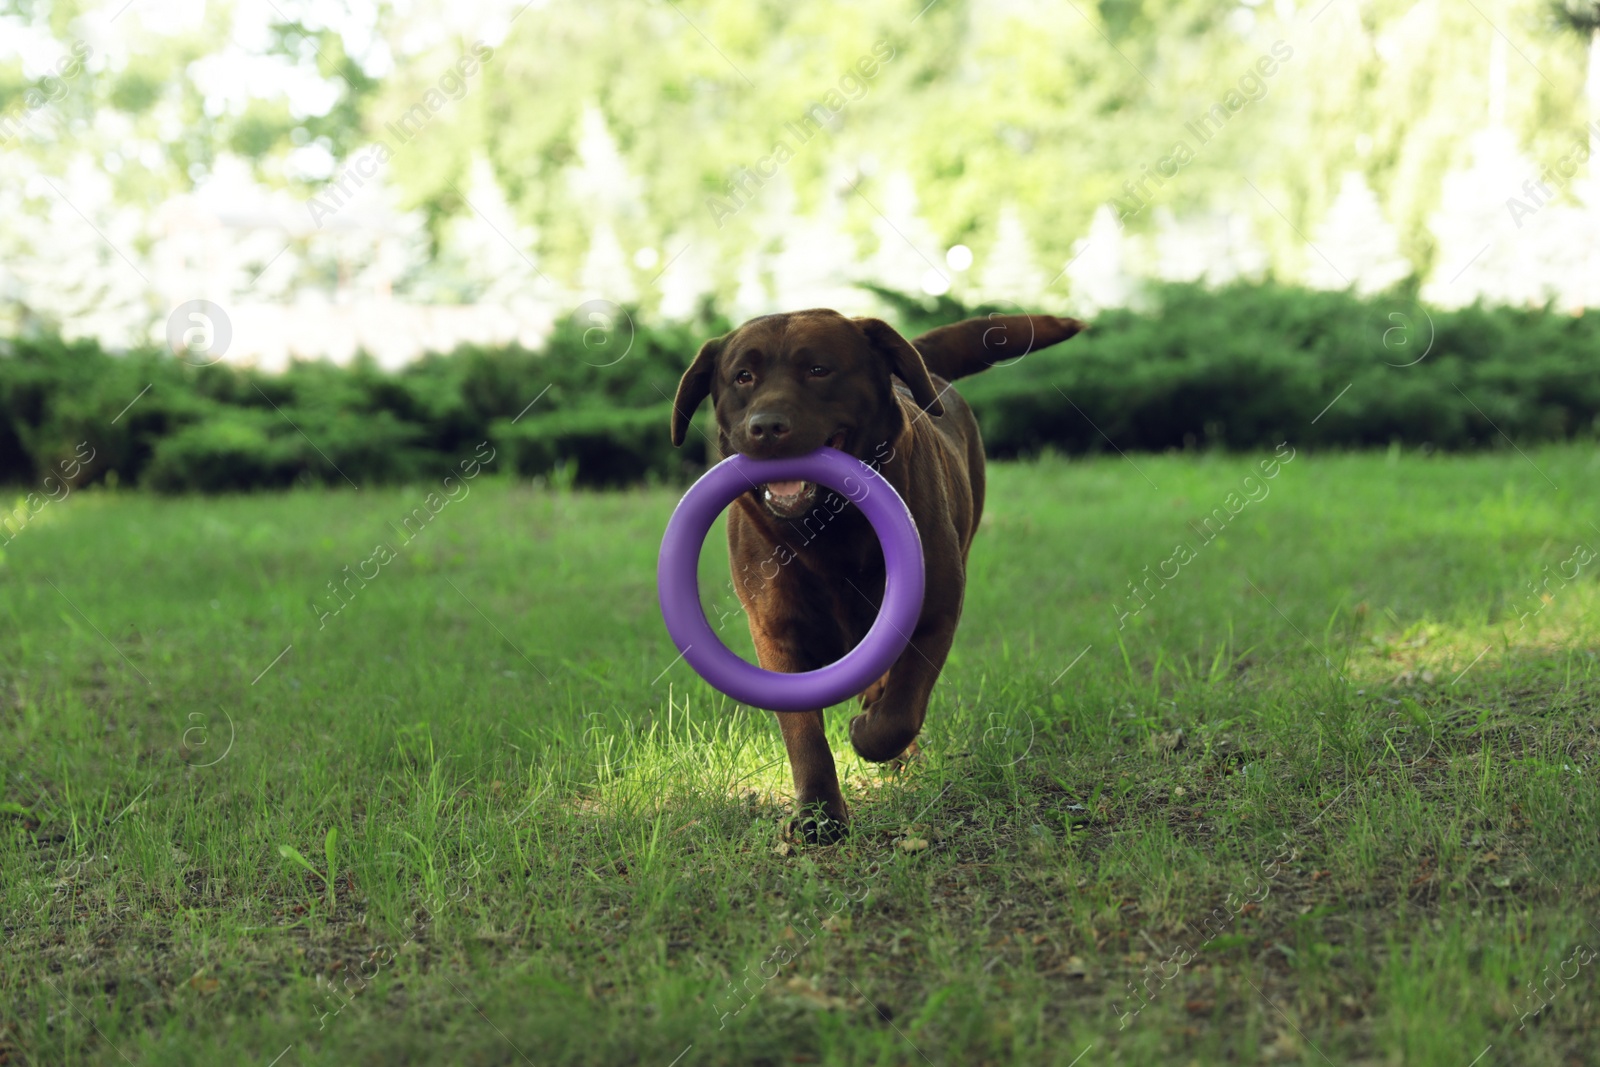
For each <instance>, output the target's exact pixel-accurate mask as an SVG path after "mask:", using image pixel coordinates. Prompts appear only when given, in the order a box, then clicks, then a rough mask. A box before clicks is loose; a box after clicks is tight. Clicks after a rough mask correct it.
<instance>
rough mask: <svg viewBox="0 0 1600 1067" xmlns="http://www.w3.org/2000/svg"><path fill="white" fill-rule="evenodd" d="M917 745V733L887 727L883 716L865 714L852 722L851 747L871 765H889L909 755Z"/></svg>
mask: <svg viewBox="0 0 1600 1067" xmlns="http://www.w3.org/2000/svg"><path fill="white" fill-rule="evenodd" d="M916 743H917V731H915V730H906V729H904V728H901V727H898V726H888V727H886V726H885V723H884V720H883V718H882V716H875V715H874V714H873V713H872V712H864V713H862V714H860V715H857V716H856V717H855V718H853V719H851V720H850V747H851V748H853V749H855V750H856V755H858V756H860V757H861V758H862V759H864V760H866V761H867V762H869V763H888V762H889V761H890V760H894V759H899V758H901V756H902V755H905V754H907V753H909V752H910V751H911V750H912V749H913V748H914V746H915V745H916Z"/></svg>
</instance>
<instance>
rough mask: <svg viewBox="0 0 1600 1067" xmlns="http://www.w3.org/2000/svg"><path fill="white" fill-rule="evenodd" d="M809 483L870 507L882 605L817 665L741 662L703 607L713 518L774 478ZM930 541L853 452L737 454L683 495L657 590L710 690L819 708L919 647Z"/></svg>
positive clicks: (762, 704) (782, 705)
mask: <svg viewBox="0 0 1600 1067" xmlns="http://www.w3.org/2000/svg"><path fill="white" fill-rule="evenodd" d="M795 478H799V479H803V480H805V481H808V482H815V483H816V484H818V485H823V486H826V487H827V488H829V489H832V490H834V491H835V492H837V493H839V494H841V495H843V496H844V497H845V498H846V499H847V500H849V501H850V502H851V503H853V504H855V505H856V506H857V507H858V508H860V509H861V511H862V513H863V514H864V515H866V517H867V521H868V522H870V523H871V524H872V529H873V531H874V532H876V533H877V535H878V543H879V545H880V546H882V548H883V559H884V567H885V571H886V573H885V576H884V590H883V604H882V606H881V607H880V608H879V610H878V617H877V618H876V619H874V620H873V622H872V626H871V627H870V628H869V629H868V630H867V634H866V636H865V637H863V638H862V639H861V642H860V643H859V644H858V645H856V647H855V648H852V649H851V650H850V651H849V652H847V653H845V655H844V658H843V659H840V660H838V661H836V662H834V663H830V664H828V665H827V666H825V667H821V668H819V669H817V670H814V671H801V672H799V673H795V674H785V673H782V672H779V671H768V670H763V669H762V668H760V667H757V666H756V665H755V664H753V663H748V662H746V661H745V660H743V659H740V658H739V657H738V656H737V655H735V654H734V653H733V652H732V651H730V650H729V648H728V647H727V646H726V645H724V644H723V643H722V642H721V640H719V639H718V638H717V634H716V631H714V630H713V629H712V628H711V624H710V623H709V622H707V621H706V613H705V610H704V609H703V608H701V606H700V583H699V573H698V572H699V564H700V551H701V549H702V548H703V547H704V545H705V540H706V534H708V533H710V532H711V524H712V523H714V522H715V521H716V519H717V516H718V515H721V514H722V512H723V510H724V509H726V508H727V506H728V505H729V504H731V503H733V502H734V500H736V499H738V497H739V494H740V493H743V492H745V491H746V490H748V489H751V488H752V487H755V486H759V485H762V484H763V483H766V482H778V481H787V480H790V479H795ZM925 582H926V577H925V575H924V572H923V561H922V538H921V536H920V535H919V534H918V533H917V523H916V520H915V519H913V518H912V517H911V510H910V509H909V508H907V507H906V502H905V501H904V500H902V499H900V494H899V493H897V492H895V491H894V487H893V486H891V485H890V484H889V483H888V482H887V481H885V480H884V478H883V476H882V475H881V474H879V473H878V472H877V471H875V470H873V469H872V468H871V467H869V466H867V465H866V464H865V463H863V462H862V461H861V460H859V459H857V458H855V457H854V456H851V455H847V454H846V453H844V452H841V451H839V450H838V449H834V448H819V449H817V450H816V451H814V452H808V453H806V454H805V455H803V456H795V457H794V458H792V459H751V458H750V457H748V456H743V455H734V456H729V457H728V458H727V459H725V460H723V461H722V462H721V463H718V464H717V465H716V466H715V467H712V468H711V469H710V470H708V471H706V472H705V474H703V475H701V476H700V480H699V481H697V482H695V483H694V484H693V485H692V486H690V487H689V491H688V492H687V493H685V494H684V495H683V499H682V500H680V501H678V506H677V507H676V508H675V509H673V512H672V518H670V519H669V520H667V529H666V532H665V533H664V534H663V535H662V537H661V556H660V559H659V560H658V562H657V564H656V591H657V593H658V595H659V597H660V600H661V617H662V619H663V620H664V621H665V622H666V624H667V633H668V634H669V635H670V636H671V637H672V643H673V644H675V645H677V646H678V651H679V652H681V653H683V658H684V661H685V662H687V663H688V664H689V666H690V667H692V668H694V670H695V672H696V673H697V674H699V675H700V677H702V678H704V679H705V680H706V681H707V682H709V683H710V684H711V686H712V687H713V688H715V689H717V690H719V691H720V692H722V693H725V694H727V695H728V696H730V697H732V698H733V699H735V700H737V701H739V702H741V703H744V704H749V705H751V706H752V707H757V708H762V709H765V710H767V711H812V710H815V709H817V708H826V707H828V706H830V705H833V704H837V703H839V702H840V701H843V700H847V699H849V698H850V697H853V696H855V695H857V694H859V693H861V692H862V691H864V690H865V689H866V688H867V687H868V686H870V685H871V684H872V683H873V682H875V681H877V680H878V679H879V678H881V677H882V676H883V673H884V672H885V671H887V670H888V669H889V668H890V667H891V666H893V665H894V662H895V660H897V659H899V658H900V654H901V653H902V652H904V651H905V648H906V645H908V644H910V643H911V634H912V631H913V630H915V629H916V626H917V620H918V618H920V616H921V615H922V595H923V591H924V586H925Z"/></svg>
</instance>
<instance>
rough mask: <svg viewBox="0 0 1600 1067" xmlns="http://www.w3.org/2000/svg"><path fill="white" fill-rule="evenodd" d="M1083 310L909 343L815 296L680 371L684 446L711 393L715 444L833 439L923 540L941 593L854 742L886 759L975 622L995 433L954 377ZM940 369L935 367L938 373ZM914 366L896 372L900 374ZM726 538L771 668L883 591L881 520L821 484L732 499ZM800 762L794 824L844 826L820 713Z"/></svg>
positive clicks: (844, 637)
mask: <svg viewBox="0 0 1600 1067" xmlns="http://www.w3.org/2000/svg"><path fill="white" fill-rule="evenodd" d="M1082 328H1083V324H1082V323H1080V322H1078V321H1076V320H1075V319H1063V318H1056V317H1054V316H1050V315H1004V316H991V317H989V318H986V319H968V320H967V321H965V322H958V323H954V324H952V325H950V326H941V327H939V328H938V329H936V330H930V331H929V332H928V333H925V334H923V335H922V336H921V337H918V338H917V339H916V340H915V341H910V342H908V341H907V340H906V339H905V338H904V337H902V336H900V334H898V333H896V332H895V331H894V329H892V328H891V327H890V326H889V325H888V324H887V323H884V322H882V321H880V320H878V319H850V318H846V317H844V316H843V315H840V314H839V313H838V312H836V311H828V310H825V309H815V310H811V311H796V312H791V313H788V314H782V315H765V316H762V317H761V318H757V319H751V320H750V321H749V322H747V323H745V324H744V325H743V326H741V327H739V328H738V329H736V330H734V331H733V332H732V333H729V334H727V335H725V336H723V337H718V338H715V339H714V340H711V341H707V342H706V343H705V345H704V346H703V347H702V348H701V349H700V352H699V354H698V355H697V356H695V359H694V363H693V364H691V365H690V367H689V369H688V370H687V371H685V372H684V375H683V379H682V381H680V382H679V383H678V395H677V398H676V399H675V400H674V401H673V415H672V443H673V444H674V445H681V444H683V439H684V435H685V433H686V432H687V431H688V429H689V420H690V417H691V416H692V415H693V414H694V411H695V409H696V408H697V407H699V406H700V402H701V401H702V400H704V399H705V398H706V396H707V395H709V396H710V397H711V401H712V406H713V408H714V410H715V413H716V422H717V447H718V449H719V450H720V452H721V454H722V456H723V457H726V456H729V455H732V454H733V453H735V452H740V453H743V454H744V455H747V456H750V457H752V458H756V459H775V458H781V457H788V456H797V455H801V454H803V453H806V452H810V451H811V450H813V449H815V448H818V447H820V446H822V445H829V446H831V447H833V448H837V449H840V450H842V451H844V452H848V453H849V454H851V455H853V456H855V457H857V458H858V459H862V460H865V461H867V462H868V463H871V464H872V465H873V466H874V467H876V468H878V469H879V470H880V472H881V473H882V475H883V477H884V478H886V479H887V480H888V481H889V483H890V484H891V485H893V486H894V488H895V491H896V492H898V493H899V494H900V496H901V498H902V499H904V500H905V502H906V504H907V506H909V507H910V509H911V514H912V516H913V517H914V518H915V519H916V522H917V530H918V532H919V533H920V534H921V537H922V552H923V557H924V560H925V565H926V574H927V592H926V594H925V596H924V599H923V603H922V616H921V618H920V620H919V621H918V623H917V627H916V631H915V632H914V633H912V634H911V643H910V645H909V646H908V647H907V648H906V650H905V652H903V653H902V654H901V655H900V658H899V659H898V660H896V661H895V663H894V666H893V667H891V668H890V669H889V672H888V673H887V674H885V675H884V676H883V677H882V678H880V679H878V680H877V681H876V682H874V683H873V684H872V685H871V686H869V687H868V689H867V691H866V692H865V693H862V694H861V704H862V707H863V709H864V710H863V712H862V713H861V714H860V715H857V716H856V717H855V718H853V719H851V720H850V743H851V745H852V746H854V748H855V750H856V752H857V753H858V754H859V755H860V756H861V758H862V759H867V760H872V761H874V762H877V763H883V762H887V761H889V760H892V759H894V758H895V757H897V756H899V755H901V754H902V753H903V752H905V751H906V749H907V748H908V747H909V746H910V745H911V743H912V742H913V741H915V740H916V737H917V733H918V732H919V731H920V730H921V729H922V720H923V716H924V715H925V714H926V712H927V709H928V697H929V695H930V694H931V693H932V692H933V684H934V682H935V681H937V680H938V678H939V671H940V669H941V668H943V666H944V661H945V657H946V656H947V655H948V654H949V652H950V645H951V642H952V641H953V640H954V638H955V633H956V625H957V623H958V622H960V619H961V602H962V597H963V594H964V592H965V587H966V580H967V579H966V565H967V550H968V548H969V547H970V546H971V544H972V535H973V534H974V533H976V532H977V529H978V520H979V519H980V518H981V517H982V515H983V490H984V467H983V442H982V441H981V440H980V438H979V436H978V424H977V422H976V420H974V419H973V417H972V411H971V409H969V408H968V407H967V405H966V402H965V401H963V400H962V399H961V397H960V396H959V395H958V394H957V393H956V392H955V391H954V390H953V389H952V388H951V387H950V384H949V383H950V381H951V380H954V379H956V378H961V377H964V376H966V375H969V374H975V373H977V372H978V371H980V370H983V369H984V368H986V367H990V366H993V365H994V364H995V363H997V362H1002V361H1007V360H1012V359H1015V358H1017V357H1019V356H1022V355H1025V354H1027V353H1028V352H1029V351H1032V350H1033V349H1037V348H1044V347H1046V346H1049V345H1053V344H1056V343H1057V342H1059V341H1065V340H1066V339H1067V338H1069V337H1071V336H1072V335H1073V334H1075V333H1077V332H1078V331H1079V330H1081V329H1082ZM930 371H931V372H932V373H931V374H930V373H929V372H930ZM892 378H898V379H899V381H898V382H894V381H892V380H891V379H892ZM728 549H729V557H730V562H731V566H732V570H733V581H734V588H735V590H736V591H737V593H738V597H739V600H740V602H741V603H742V604H743V605H744V608H745V611H746V612H747V613H748V615H749V617H750V635H751V637H753V638H754V639H755V647H756V655H757V656H758V658H759V659H760V662H761V666H762V667H763V668H765V669H767V670H770V671H783V672H790V673H792V672H798V671H810V670H815V669H817V668H819V667H822V666H825V665H826V664H828V663H832V662H833V661H834V660H837V659H839V658H840V657H842V656H843V655H844V654H845V653H846V652H847V651H849V650H850V649H851V648H853V647H854V646H855V645H856V643H857V642H859V641H860V640H861V638H862V636H863V635H864V634H865V633H866V632H867V629H868V628H869V627H870V626H871V625H872V621H873V619H874V618H876V617H877V614H878V606H879V603H880V601H881V599H882V597H883V585H884V562H883V552H882V550H881V549H880V547H879V544H878V538H877V535H876V534H875V533H874V531H873V529H872V527H871V525H870V524H869V523H868V522H867V520H866V517H865V516H864V515H862V513H861V512H860V511H859V510H858V509H857V508H856V507H855V506H854V505H851V504H848V503H847V502H846V501H845V500H844V499H843V498H842V497H840V496H838V495H837V494H833V493H825V494H818V492H817V487H816V486H815V485H813V484H812V483H810V482H775V483H769V484H767V485H765V486H762V487H761V488H760V491H759V492H758V491H756V490H752V491H750V492H748V493H745V494H744V495H742V496H740V497H739V498H738V499H737V500H735V501H734V502H733V506H732V510H731V511H730V513H729V516H728ZM778 722H779V724H780V725H781V727H782V729H783V741H784V745H785V746H786V747H787V748H788V750H789V766H790V769H791V770H792V771H793V773H794V788H795V801H796V805H795V812H796V815H795V820H794V822H793V823H792V824H791V830H792V831H794V832H798V833H800V834H801V835H802V836H804V837H805V838H806V839H807V840H810V841H823V842H828V841H835V840H838V839H839V838H840V837H841V836H843V834H844V832H845V829H846V826H847V824H848V820H849V812H848V810H847V809H846V807H845V802H844V796H843V794H842V793H841V792H840V791H839V776H838V773H837V772H836V771H835V769H834V764H833V753H832V752H831V751H830V750H829V748H828V741H827V738H826V736H825V735H824V733H823V726H822V711H821V709H818V710H816V711H805V712H786V713H782V714H779V716H778Z"/></svg>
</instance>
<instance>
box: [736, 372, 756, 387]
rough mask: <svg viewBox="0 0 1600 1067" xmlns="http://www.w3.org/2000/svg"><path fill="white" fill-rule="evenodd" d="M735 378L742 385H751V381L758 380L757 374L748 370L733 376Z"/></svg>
mask: <svg viewBox="0 0 1600 1067" xmlns="http://www.w3.org/2000/svg"><path fill="white" fill-rule="evenodd" d="M733 380H734V381H736V382H738V383H739V384H740V385H749V384H750V383H751V382H753V381H755V380H756V376H755V375H754V374H751V373H750V372H749V371H747V370H742V371H740V372H739V373H738V374H735V375H734V376H733Z"/></svg>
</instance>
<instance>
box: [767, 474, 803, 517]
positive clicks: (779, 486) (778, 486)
mask: <svg viewBox="0 0 1600 1067" xmlns="http://www.w3.org/2000/svg"><path fill="white" fill-rule="evenodd" d="M816 499H817V483H816V482H802V481H800V480H799V479H795V480H793V481H787V482H767V483H766V484H765V485H763V486H762V487H761V502H762V503H764V504H766V505H767V510H768V511H770V512H772V513H773V514H774V515H776V516H778V517H779V518H780V519H793V518H798V517H799V516H801V515H804V514H805V513H806V512H808V511H810V510H811V506H812V504H814V503H815V502H816Z"/></svg>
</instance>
